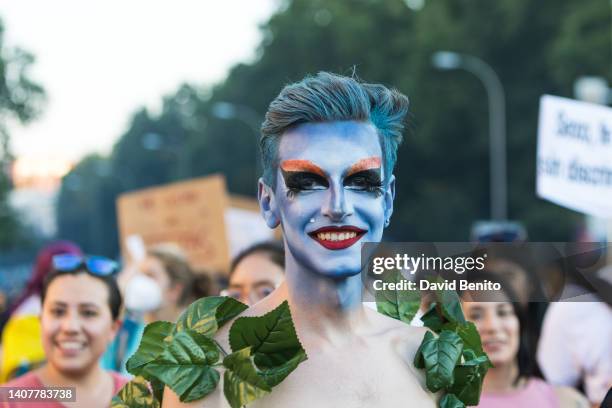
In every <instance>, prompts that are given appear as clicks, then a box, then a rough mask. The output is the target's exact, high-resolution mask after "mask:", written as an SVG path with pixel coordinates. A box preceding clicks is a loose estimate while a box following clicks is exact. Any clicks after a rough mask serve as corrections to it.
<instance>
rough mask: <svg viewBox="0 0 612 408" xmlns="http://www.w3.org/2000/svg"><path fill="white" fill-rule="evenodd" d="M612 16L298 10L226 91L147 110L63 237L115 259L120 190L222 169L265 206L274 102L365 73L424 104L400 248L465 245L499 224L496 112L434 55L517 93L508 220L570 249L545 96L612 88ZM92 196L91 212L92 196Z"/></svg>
mask: <svg viewBox="0 0 612 408" xmlns="http://www.w3.org/2000/svg"><path fill="white" fill-rule="evenodd" d="M609 7H610V6H609V2H606V1H605V0H584V1H581V2H575V1H572V0H555V1H553V0H544V1H542V2H539V3H537V5H536V4H534V3H533V2H532V1H529V0H500V1H495V2H487V3H481V2H476V1H475V0H467V1H463V2H456V1H451V0H439V1H427V2H425V5H424V7H423V8H422V9H421V10H418V11H413V10H411V9H409V8H408V7H406V3H405V2H404V1H402V0H388V1H362V0H357V1H351V2H345V1H339V0H334V1H327V0H292V1H289V0H287V1H285V2H283V7H281V8H280V9H279V11H278V12H277V13H275V14H274V15H273V16H272V17H271V18H270V20H269V21H268V22H267V23H265V24H263V25H262V33H263V40H262V42H261V43H260V45H259V49H258V59H256V60H255V61H254V62H253V63H250V64H237V65H236V66H235V67H233V68H232V69H231V71H230V73H229V75H228V76H227V78H226V79H225V80H224V81H223V82H222V83H219V84H216V85H215V86H214V87H211V88H205V87H202V86H194V85H183V86H181V87H180V88H179V89H177V91H176V92H175V93H174V94H172V95H168V96H167V97H166V98H164V104H163V109H162V112H161V114H159V115H152V114H150V113H148V112H146V111H145V110H140V111H138V112H137V113H135V115H134V116H133V118H132V120H131V124H130V126H129V128H128V130H127V131H126V132H125V133H124V134H123V135H121V137H120V139H119V141H118V142H117V144H116V145H115V147H114V149H113V152H112V154H111V156H110V157H109V158H108V159H107V162H108V164H109V168H110V171H109V173H108V174H102V175H95V174H94V175H91V174H89V175H88V176H87V177H83V179H84V180H87V183H86V184H87V188H84V189H83V190H82V191H75V190H72V191H71V190H70V188H69V187H70V183H66V182H65V183H64V185H63V187H62V191H61V194H60V199H59V200H60V202H62V204H64V205H59V206H58V209H57V211H58V219H59V224H58V227H59V232H60V234H61V235H62V236H64V237H66V238H70V239H74V240H76V241H77V242H85V244H86V245H84V247H85V250H86V251H89V252H95V253H102V254H106V255H109V256H114V255H116V252H117V249H118V245H117V227H116V225H115V224H114V223H113V222H109V221H110V220H114V219H115V198H116V197H117V195H118V194H120V193H121V192H124V191H129V190H134V189H138V188H143V187H148V186H152V185H156V184H162V183H167V182H170V181H175V180H178V179H182V178H189V177H195V176H201V175H206V174H211V173H215V172H220V173H223V174H224V175H225V176H226V178H227V182H228V187H229V189H230V191H231V192H232V193H239V194H244V195H251V196H255V191H256V187H255V178H256V177H255V176H256V173H257V172H255V171H254V169H255V168H256V161H257V140H256V139H257V137H256V135H255V133H256V132H255V131H254V128H255V127H256V125H254V123H255V122H257V121H261V119H262V118H263V114H264V113H265V111H266V109H267V106H268V104H269V103H270V101H271V100H272V98H274V96H276V95H277V94H278V92H279V91H280V89H281V88H282V86H283V85H284V84H286V83H288V82H290V81H295V80H299V79H301V78H302V77H303V76H304V75H306V74H312V73H316V72H317V71H320V70H331V71H334V72H339V73H343V74H351V73H352V71H353V68H354V67H355V68H356V72H357V74H358V75H359V76H360V77H362V78H364V79H366V80H368V81H370V82H381V83H384V84H387V85H391V86H394V87H396V88H398V89H399V90H400V91H402V92H404V93H406V94H407V95H408V96H409V97H410V99H411V101H412V106H411V114H410V117H409V124H408V126H407V132H406V135H405V142H404V144H403V145H402V146H401V147H400V150H399V152H398V163H397V167H396V169H395V173H396V175H397V176H398V177H397V181H396V191H397V195H396V196H397V198H396V200H395V205H394V208H395V209H394V215H393V223H392V225H391V226H390V229H389V231H388V234H387V235H388V237H390V238H392V239H394V240H396V241H400V240H404V241H461V240H465V239H467V237H468V234H469V229H470V225H471V224H472V223H473V221H475V220H478V219H486V218H488V217H489V181H488V177H489V175H488V171H487V170H486V169H487V163H488V146H489V134H488V132H489V130H488V108H487V99H486V95H485V90H484V89H483V87H482V84H481V83H480V82H479V80H478V79H477V78H476V77H474V76H473V75H472V74H470V73H468V72H465V71H461V70H456V71H444V72H442V71H438V70H435V69H433V68H432V66H431V62H430V59H431V55H432V53H433V52H434V51H436V50H443V49H449V50H452V51H457V52H463V53H469V54H472V55H474V56H477V57H479V58H481V59H483V60H484V61H486V62H487V63H489V64H490V65H491V66H492V67H493V69H494V70H495V71H496V72H497V73H498V75H499V77H500V79H501V81H502V83H503V85H504V89H505V91H506V105H507V111H506V113H507V115H506V116H507V134H508V137H507V149H508V150H507V151H508V153H507V156H508V180H509V186H508V188H509V192H508V193H509V194H508V197H509V203H508V204H509V216H510V217H511V218H512V219H516V220H519V221H522V222H524V223H525V224H526V225H527V229H528V231H529V235H530V237H531V239H533V240H535V241H564V240H566V239H568V238H569V236H570V234H571V233H572V231H573V227H574V225H575V223H576V222H578V221H579V216H578V215H577V214H575V213H573V212H571V211H569V210H565V209H563V208H560V207H558V206H555V205H553V204H550V203H546V202H544V201H543V200H540V199H538V198H537V197H536V195H535V194H534V191H535V177H534V174H535V169H536V167H535V157H536V154H535V149H536V138H535V137H534V135H535V134H536V132H537V115H538V103H539V97H540V96H541V95H542V94H543V93H551V94H555V95H560V96H567V97H571V96H572V92H573V91H572V85H573V82H574V81H575V79H576V78H577V76H579V75H602V76H604V77H607V78H608V79H609V80H610V79H612V78H610V71H609V61H610V60H611V55H610V52H611V49H612V46H611V45H610V30H609V27H610V19H609V15H610V13H609ZM381 27H384V29H381ZM221 101H223V102H230V103H234V104H238V105H240V106H243V107H248V109H249V110H248V111H249V112H250V115H248V120H247V119H246V116H245V115H243V117H242V118H235V119H231V120H227V119H219V118H217V117H215V115H214V114H213V106H214V104H215V103H217V102H221ZM257 118H259V119H257ZM247 122H248V124H247ZM151 142H154V143H151ZM228 157H231V158H232V160H227V158H228ZM517 163H520V165H514V164H517ZM77 167H78V166H77ZM72 174H75V175H80V170H79V169H78V168H77V169H75V170H74V171H73V172H72ZM88 194H90V195H93V197H94V198H93V199H92V200H91V202H89V201H88V200H86V199H81V198H80V196H82V195H88ZM67 204H70V205H67ZM71 212H72V213H75V214H81V215H80V216H79V218H78V219H80V220H81V222H80V223H78V222H75V220H76V219H77V218H75V217H70V214H69V213H71ZM97 220H104V221H103V222H104V223H105V224H106V225H97Z"/></svg>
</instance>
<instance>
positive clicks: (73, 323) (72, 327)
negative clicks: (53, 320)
mask: <svg viewBox="0 0 612 408" xmlns="http://www.w3.org/2000/svg"><path fill="white" fill-rule="evenodd" d="M60 327H61V330H62V331H63V332H65V333H76V332H78V331H79V330H80V327H81V325H80V321H79V317H78V316H77V315H76V313H66V315H65V316H64V318H63V319H62V322H61V326H60Z"/></svg>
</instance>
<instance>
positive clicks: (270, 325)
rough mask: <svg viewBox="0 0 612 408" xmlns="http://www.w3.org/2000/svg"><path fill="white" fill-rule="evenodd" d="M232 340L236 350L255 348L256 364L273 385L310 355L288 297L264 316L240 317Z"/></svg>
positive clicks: (232, 333) (231, 336) (233, 331)
mask: <svg viewBox="0 0 612 408" xmlns="http://www.w3.org/2000/svg"><path fill="white" fill-rule="evenodd" d="M229 343H230V346H231V348H232V351H237V350H241V349H244V348H246V347H250V348H251V352H252V355H253V357H254V362H255V365H256V366H257V368H258V369H260V370H262V372H263V373H264V376H265V377H266V378H267V379H268V380H269V381H270V385H271V386H273V385H276V384H278V383H279V382H281V381H282V380H283V379H284V378H285V377H286V376H287V375H289V373H290V372H291V371H293V370H294V369H295V368H296V367H297V365H298V364H299V363H301V362H302V361H304V360H306V358H307V357H306V352H305V351H304V349H303V348H302V345H301V344H300V341H299V339H298V337H297V334H296V332H295V327H294V326H293V320H291V312H290V310H289V304H288V303H287V301H285V302H283V303H282V304H281V305H280V306H278V307H277V308H276V309H274V310H272V311H271V312H269V313H266V314H265V315H263V316H259V317H240V318H238V319H236V321H235V322H234V324H233V325H232V327H231V329H230V332H229Z"/></svg>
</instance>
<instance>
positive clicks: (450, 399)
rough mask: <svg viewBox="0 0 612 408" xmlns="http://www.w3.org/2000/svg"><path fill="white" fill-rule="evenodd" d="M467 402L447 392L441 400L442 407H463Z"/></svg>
mask: <svg viewBox="0 0 612 408" xmlns="http://www.w3.org/2000/svg"><path fill="white" fill-rule="evenodd" d="M463 407H465V404H464V403H463V402H462V401H461V400H460V399H459V398H457V397H456V396H454V395H453V394H446V395H444V397H442V399H441V400H440V408H463Z"/></svg>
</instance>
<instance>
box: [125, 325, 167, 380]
mask: <svg viewBox="0 0 612 408" xmlns="http://www.w3.org/2000/svg"><path fill="white" fill-rule="evenodd" d="M173 329H174V324H172V323H170V322H162V321H159V322H153V323H151V324H148V325H147V327H146V328H145V330H144V332H143V334H142V340H141V341H140V345H139V346H138V350H136V352H135V353H134V354H133V355H132V356H131V357H130V358H129V360H128V361H127V363H126V369H127V370H128V371H129V372H130V373H132V374H133V375H142V372H143V370H142V367H143V366H145V365H146V364H148V363H150V362H151V361H153V360H155V358H156V357H157V356H159V355H160V354H161V353H162V351H164V346H165V343H164V339H165V338H166V337H167V336H168V335H170V334H171V333H172V330H173Z"/></svg>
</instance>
